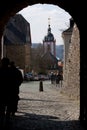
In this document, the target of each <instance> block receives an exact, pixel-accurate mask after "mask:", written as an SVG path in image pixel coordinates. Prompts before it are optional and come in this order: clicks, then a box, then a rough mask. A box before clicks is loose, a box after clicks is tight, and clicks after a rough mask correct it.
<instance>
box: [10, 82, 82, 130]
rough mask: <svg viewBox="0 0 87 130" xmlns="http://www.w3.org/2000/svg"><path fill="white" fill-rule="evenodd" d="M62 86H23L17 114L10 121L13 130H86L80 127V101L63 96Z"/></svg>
mask: <svg viewBox="0 0 87 130" xmlns="http://www.w3.org/2000/svg"><path fill="white" fill-rule="evenodd" d="M61 89H62V88H60V87H56V86H55V85H51V82H50V81H43V91H42V92H40V91H39V82H38V81H34V82H24V83H23V84H22V85H21V86H20V100H19V104H18V112H17V113H16V116H15V117H14V118H11V124H12V125H10V130H83V129H82V128H81V127H80V125H79V120H78V118H79V101H78V100H73V99H69V98H68V97H67V96H65V95H62V93H61Z"/></svg>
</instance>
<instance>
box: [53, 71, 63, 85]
mask: <svg viewBox="0 0 87 130" xmlns="http://www.w3.org/2000/svg"><path fill="white" fill-rule="evenodd" d="M62 80H63V75H62V72H57V73H52V74H51V84H56V86H57V85H58V84H60V81H61V84H62Z"/></svg>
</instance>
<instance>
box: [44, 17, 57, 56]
mask: <svg viewBox="0 0 87 130" xmlns="http://www.w3.org/2000/svg"><path fill="white" fill-rule="evenodd" d="M43 48H44V53H46V52H51V53H52V55H54V56H55V57H56V40H55V38H54V35H53V34H52V33H51V27H50V18H48V30H47V35H46V36H45V37H44V39H43Z"/></svg>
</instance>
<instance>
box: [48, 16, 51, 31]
mask: <svg viewBox="0 0 87 130" xmlns="http://www.w3.org/2000/svg"><path fill="white" fill-rule="evenodd" d="M48 33H51V28H50V18H48Z"/></svg>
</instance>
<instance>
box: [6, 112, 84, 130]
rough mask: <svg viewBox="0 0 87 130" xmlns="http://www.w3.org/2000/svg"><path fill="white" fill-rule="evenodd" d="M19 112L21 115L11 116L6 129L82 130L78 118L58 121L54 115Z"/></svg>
mask: <svg viewBox="0 0 87 130" xmlns="http://www.w3.org/2000/svg"><path fill="white" fill-rule="evenodd" d="M19 113H20V112H19ZM20 114H23V115H19V116H15V117H14V118H11V120H10V125H9V128H8V130H83V129H82V128H81V126H80V123H79V121H78V120H70V121H69V120H67V121H60V119H59V118H58V117H55V116H47V115H35V114H29V113H20Z"/></svg>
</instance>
